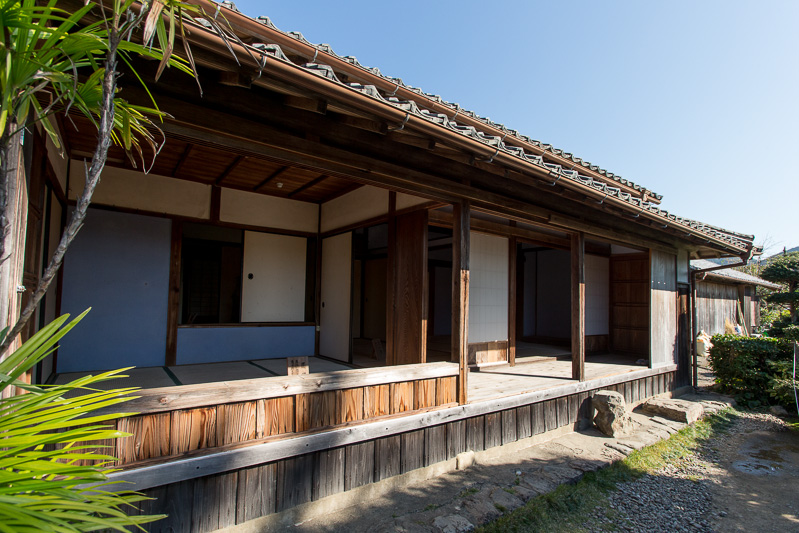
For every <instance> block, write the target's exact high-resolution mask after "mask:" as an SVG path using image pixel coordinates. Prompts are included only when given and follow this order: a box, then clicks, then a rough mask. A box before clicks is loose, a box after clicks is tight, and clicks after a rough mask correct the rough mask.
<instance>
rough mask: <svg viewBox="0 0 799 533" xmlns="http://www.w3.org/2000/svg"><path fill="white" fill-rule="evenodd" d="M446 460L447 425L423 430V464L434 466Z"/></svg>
mask: <svg viewBox="0 0 799 533" xmlns="http://www.w3.org/2000/svg"><path fill="white" fill-rule="evenodd" d="M446 460H447V424H440V425H438V426H432V427H429V428H427V429H425V430H424V464H425V466H430V465H434V464H436V463H440V462H441V461H446Z"/></svg>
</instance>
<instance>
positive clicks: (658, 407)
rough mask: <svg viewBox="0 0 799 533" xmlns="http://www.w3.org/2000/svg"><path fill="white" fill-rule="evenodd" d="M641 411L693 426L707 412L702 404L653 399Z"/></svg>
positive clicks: (670, 399) (669, 399)
mask: <svg viewBox="0 0 799 533" xmlns="http://www.w3.org/2000/svg"><path fill="white" fill-rule="evenodd" d="M641 409H642V410H643V411H644V412H646V413H652V414H655V415H661V416H664V417H666V418H668V419H670V420H676V421H677V422H685V423H686V424H693V423H694V422H696V421H697V420H698V419H699V418H700V417H701V416H702V414H703V413H704V412H705V410H704V408H703V407H702V404H701V403H694V402H689V401H687V400H678V399H675V398H651V399H649V400H647V401H646V402H645V403H644V405H643V406H642V407H641Z"/></svg>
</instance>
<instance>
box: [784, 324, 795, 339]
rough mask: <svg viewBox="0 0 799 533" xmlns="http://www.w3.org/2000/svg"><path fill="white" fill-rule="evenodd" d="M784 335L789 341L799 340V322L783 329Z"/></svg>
mask: <svg viewBox="0 0 799 533" xmlns="http://www.w3.org/2000/svg"><path fill="white" fill-rule="evenodd" d="M782 336H783V337H784V338H786V339H788V340H789V341H795V342H799V324H794V325H793V326H788V327H787V328H785V329H783V330H782Z"/></svg>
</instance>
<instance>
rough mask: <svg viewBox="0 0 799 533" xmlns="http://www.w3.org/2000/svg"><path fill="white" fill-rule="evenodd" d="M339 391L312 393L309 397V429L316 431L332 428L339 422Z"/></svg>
mask: <svg viewBox="0 0 799 533" xmlns="http://www.w3.org/2000/svg"><path fill="white" fill-rule="evenodd" d="M339 400H340V398H339V391H325V392H314V393H313V394H311V395H310V397H309V400H308V403H309V404H310V412H311V415H310V420H311V422H310V424H311V425H310V427H309V428H308V429H316V428H321V427H326V426H334V425H336V424H338V423H339V422H340V420H339V418H340V415H339V413H340V412H341V407H340V405H341V403H340V401H339Z"/></svg>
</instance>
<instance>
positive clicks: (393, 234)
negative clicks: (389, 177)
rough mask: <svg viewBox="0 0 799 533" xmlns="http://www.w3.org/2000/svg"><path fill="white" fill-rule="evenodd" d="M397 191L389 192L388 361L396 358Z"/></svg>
mask: <svg viewBox="0 0 799 533" xmlns="http://www.w3.org/2000/svg"><path fill="white" fill-rule="evenodd" d="M396 215H397V193H396V191H389V193H388V260H387V262H386V362H387V363H388V361H393V360H395V356H394V354H393V351H394V347H395V346H396V340H395V337H396V332H395V331H394V325H395V323H396V317H395V316H394V315H395V309H394V308H395V302H396V300H397V295H396V294H395V289H396V283H395V280H396V277H397V274H396V272H394V270H395V267H396V262H397V261H396V259H395V258H394V255H395V254H396V250H397V242H396V241H397V216H396Z"/></svg>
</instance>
